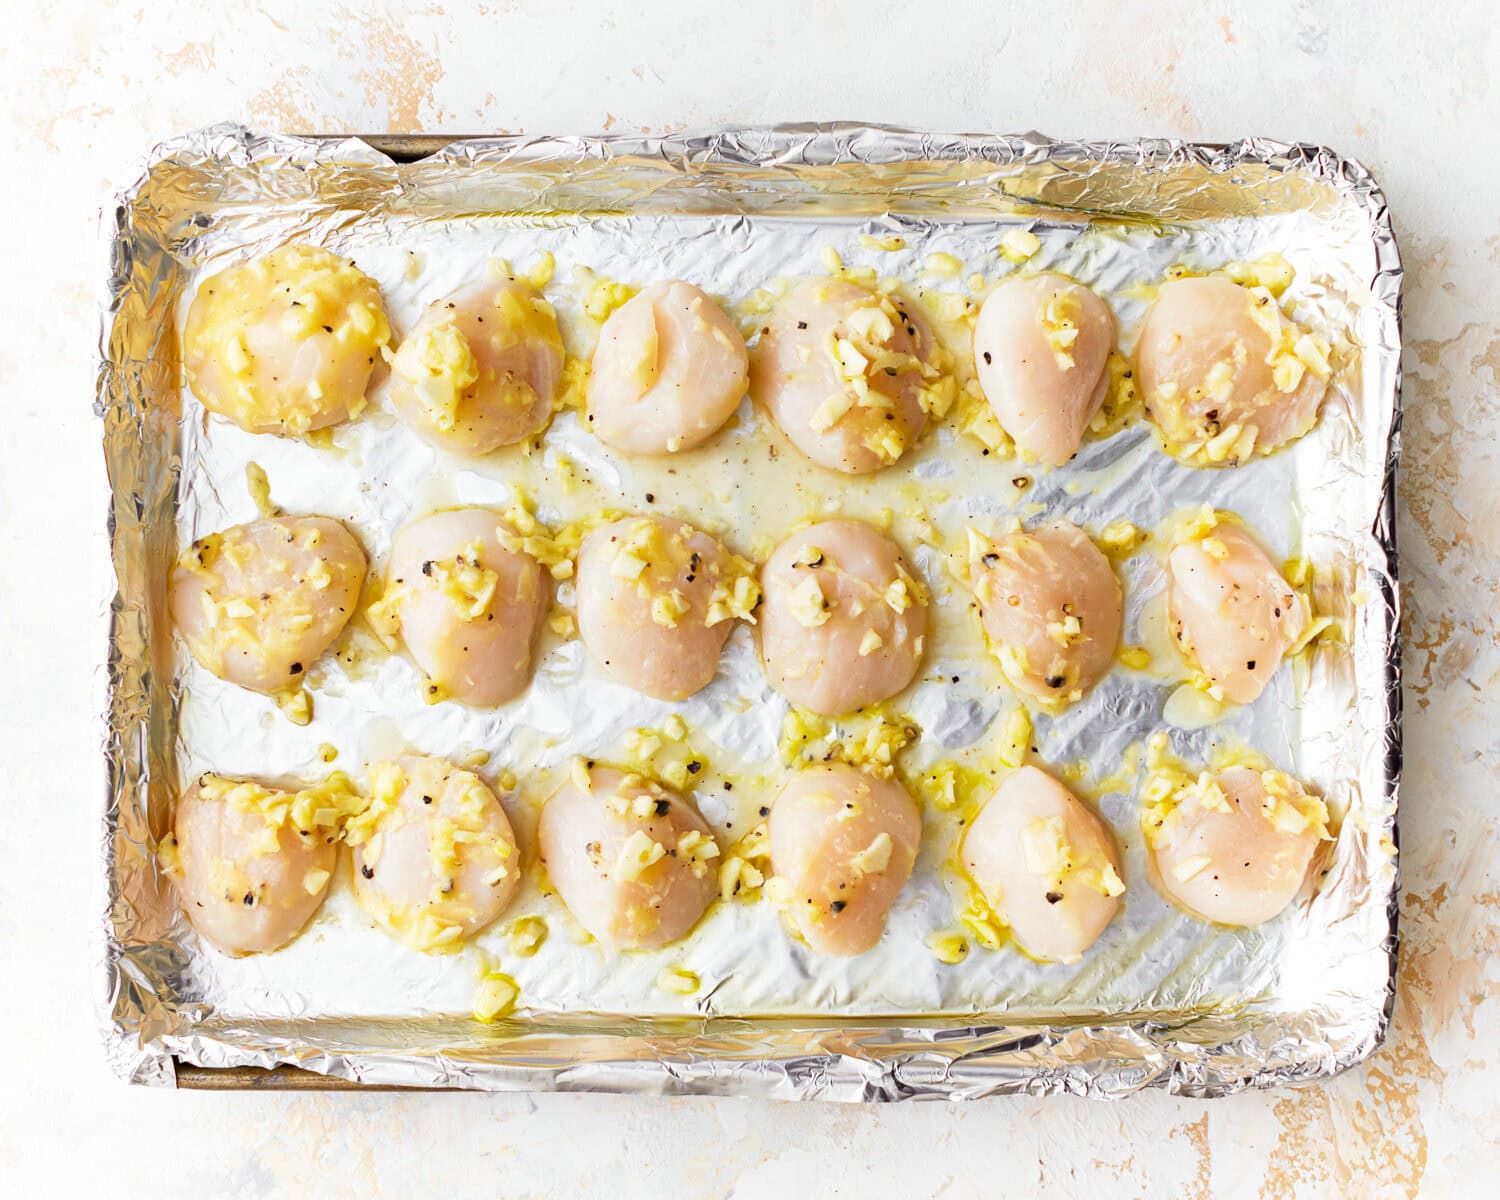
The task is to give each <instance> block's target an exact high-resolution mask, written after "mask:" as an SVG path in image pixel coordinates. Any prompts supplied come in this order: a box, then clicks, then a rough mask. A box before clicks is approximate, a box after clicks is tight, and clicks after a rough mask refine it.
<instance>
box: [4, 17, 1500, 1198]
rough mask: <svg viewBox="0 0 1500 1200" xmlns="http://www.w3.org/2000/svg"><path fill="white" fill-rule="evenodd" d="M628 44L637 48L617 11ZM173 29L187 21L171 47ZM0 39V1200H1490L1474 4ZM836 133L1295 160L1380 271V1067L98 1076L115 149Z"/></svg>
mask: <svg viewBox="0 0 1500 1200" xmlns="http://www.w3.org/2000/svg"><path fill="white" fill-rule="evenodd" d="M648 7H649V8H650V9H651V10H652V13H653V15H652V16H651V18H650V19H645V18H643V17H642V16H641V15H640V11H641V10H642V9H643V8H648ZM210 10H212V11H213V12H214V13H215V14H217V15H210ZM7 16H8V17H9V20H8V21H7V23H6V31H5V34H4V36H3V37H0V151H3V161H4V162H5V163H6V164H7V166H8V167H9V178H8V180H7V182H6V184H5V186H4V187H3V188H0V228H3V229H4V230H6V231H7V234H8V236H7V237H6V239H5V241H4V246H5V255H4V260H3V261H4V264H5V266H6V268H8V271H7V274H8V286H6V287H4V288H3V289H0V397H3V403H4V406H5V413H6V416H7V418H8V419H9V420H10V421H11V422H13V423H14V424H15V426H16V428H15V429H13V430H12V431H11V433H10V434H9V435H8V436H7V437H5V438H4V440H3V443H0V562H3V563H5V564H6V567H7V578H6V580H5V583H4V586H3V587H0V631H3V632H0V637H3V642H0V645H3V648H4V656H5V657H4V661H5V664H6V667H7V668H8V676H9V680H8V683H9V686H7V687H6V688H5V689H4V691H3V693H0V697H3V698H0V723H3V728H4V730H5V732H4V733H3V735H0V779H3V780H4V781H5V784H6V787H5V797H4V800H3V802H0V803H3V805H4V808H5V810H6V811H5V817H4V819H3V820H0V962H3V964H4V966H3V968H0V1031H3V1034H0V1036H3V1038H4V1042H3V1044H4V1046H5V1051H4V1058H3V1060H0V1194H4V1195H7V1196H18V1197H21V1196H26V1197H29V1196H41V1195H58V1194H69V1192H73V1191H76V1192H77V1193H78V1194H90V1195H119V1194H126V1195H132V1196H134V1195H140V1196H148V1195H150V1196H164V1197H176V1196H184V1197H186V1196H193V1197H198V1196H204V1195H211V1196H247V1197H259V1196H274V1195H321V1194H350V1195H359V1196H361V1197H364V1198H368V1200H374V1198H376V1197H383V1196H390V1197H397V1196H411V1195H423V1194H427V1195H436V1194H445V1195H448V1196H452V1197H455V1198H457V1197H466V1196H479V1195H485V1196H489V1195H501V1196H505V1197H508V1198H509V1197H529V1196H573V1195H592V1194H596V1193H597V1194H609V1195H612V1196H618V1197H621V1198H622V1200H628V1198H630V1197H635V1196H646V1195H655V1194H669V1195H673V1196H682V1197H710V1196H712V1197H719V1196H730V1195H733V1196H735V1197H738V1198H740V1200H746V1198H752V1200H753V1198H758V1197H776V1198H777V1200H782V1198H784V1197H787V1196H797V1197H801V1196H836V1195H849V1196H853V1195H858V1196H861V1197H868V1198H871V1200H883V1198H885V1197H897V1196H900V1197H903V1198H905V1197H911V1196H937V1195H943V1196H950V1197H957V1196H971V1195H980V1194H993V1193H995V1192H996V1191H998V1190H1001V1189H1005V1190H1011V1189H1014V1190H1015V1191H1016V1192H1017V1193H1018V1194H1039V1195H1046V1196H1059V1197H1061V1196H1083V1195H1110V1196H1112V1195H1117V1194H1118V1195H1162V1196H1173V1197H1223V1198H1229V1197H1272V1198H1284V1197H1312V1196H1360V1197H1364V1196H1380V1197H1385V1196H1411V1195H1417V1194H1423V1195H1432V1196H1476V1195H1483V1194H1489V1193H1490V1192H1491V1191H1492V1190H1493V1187H1494V1182H1493V1180H1494V1177H1495V1172H1496V1170H1497V1168H1500V1145H1497V1141H1496V1133H1495V1131H1496V1129H1497V1128H1500V1124H1497V1122H1500V1099H1497V1095H1496V1089H1495V1088H1494V1087H1493V1086H1489V1085H1488V1084H1487V1076H1488V1075H1489V1073H1490V1072H1491V1071H1493V1070H1497V1069H1500V1047H1497V1034H1500V1000H1497V986H1496V984H1497V979H1500V960H1497V959H1496V950H1497V948H1500V920H1497V918H1500V799H1497V794H1500V789H1497V787H1496V783H1497V776H1500V766H1497V764H1500V734H1497V729H1500V700H1497V699H1496V698H1495V697H1494V696H1493V695H1492V694H1491V688H1492V687H1493V686H1494V685H1495V684H1496V683H1497V682H1500V604H1497V575H1500V486H1497V485H1500V443H1497V438H1500V315H1497V314H1500V210H1497V207H1496V203H1495V196H1496V194H1497V191H1500V167H1497V166H1496V154H1497V151H1496V149H1495V145H1494V136H1495V129H1496V127H1497V125H1500V82H1496V80H1497V79H1500V22H1497V20H1496V19H1495V10H1494V6H1493V4H1492V3H1490V0H1453V2H1450V3H1447V4H1443V5H1440V6H1429V5H1419V4H1413V3H1399V2H1395V0H1392V2H1388V3H1379V2H1374V3H1367V4H1362V5H1359V6H1358V9H1357V12H1356V7H1355V6H1352V5H1341V4H1336V3H1332V2H1322V0H1297V2H1295V3H1277V2H1274V0H1263V2H1262V3H1256V4H1241V3H1224V2H1223V0H1208V2H1204V0H1173V2H1170V3H1160V4H1156V5H1152V6H1151V8H1150V10H1149V13H1148V11H1147V9H1146V6H1145V5H1144V4H1142V5H1121V4H1117V3H1110V2H1107V0H1088V2H1085V3H1079V4H1056V3H1051V4H1034V3H1025V4H1022V3H1015V4H992V5H983V4H978V3H974V2H973V0H968V2H954V3H948V2H939V0H928V2H927V3H922V4H914V3H911V2H910V0H907V2H904V3H903V2H897V0H864V2H863V3H842V2H840V3H834V2H828V0H821V2H820V0H792V2H785V0H761V2H760V3H757V4H754V5H733V6H719V5H713V4H704V3H701V2H699V3H691V2H689V0H671V2H669V3H660V4H656V5H644V4H640V3H637V4H631V5H623V4H622V5H596V4H585V3H573V4H560V3H557V2H556V0H547V2H536V3H532V2H529V0H495V2H492V3H488V4H478V5H473V6H470V5H468V4H463V3H456V2H455V3H447V4H438V3H433V4H428V5H423V6H413V7H412V8H410V9H409V10H405V9H402V8H401V7H400V6H397V5H370V6H364V5H356V4H345V5H325V4H320V3H307V2H306V0H276V2H274V3H265V4H253V3H246V4H240V5H234V6H228V5H224V6H220V5H205V4H198V3H176V2H168V0H139V2H137V3H130V4H123V3H121V4H106V5H87V6H84V5H79V6H76V7H75V6H72V5H69V4H66V3H62V2H59V3H53V4H47V5H43V4H40V3H31V2H28V0H16V2H15V3H13V4H12V5H10V6H7ZM815 117H824V118H831V117H850V118H857V119H861V120H872V121H894V122H901V123H906V124H911V125H917V126H932V127H939V128H962V129H995V130H1004V131H1020V130H1025V129H1029V128H1037V129H1041V130H1044V131H1046V132H1049V133H1052V134H1055V135H1094V136H1098V135H1107V134H1115V135H1120V136H1134V135H1141V134H1163V135H1178V136H1185V137H1191V138H1199V139H1210V140H1212V139H1230V138H1234V137H1237V136H1240V135H1243V134H1250V133H1258V134H1266V135H1270V136H1275V137H1281V138H1294V139H1302V140H1308V141H1316V142H1324V143H1327V144H1329V145H1331V146H1334V147H1336V148H1337V149H1338V150H1340V151H1342V152H1343V153H1346V154H1351V155H1354V156H1357V157H1359V158H1361V159H1363V160H1365V161H1366V162H1367V163H1369V164H1370V166H1371V167H1372V168H1373V169H1374V170H1375V172H1376V174H1377V176H1378V177H1379V178H1380V179H1381V180H1382V181H1383V183H1384V185H1385V188H1386V192H1387V195H1388V197H1389V199H1390V202H1391V205H1392V209H1393V211H1394V213H1395V220H1396V224H1397V229H1398V233H1399V235H1400V236H1401V239H1402V245H1403V249H1404V252H1405V258H1406V265H1407V270H1408V291H1407V301H1406V322H1407V330H1406V332H1407V339H1408V347H1409V349H1408V353H1407V361H1406V367H1407V371H1408V388H1407V398H1406V403H1407V424H1406V430H1407V434H1406V446H1407V452H1406V476H1405V480H1404V482H1403V486H1402V500H1403V507H1402V514H1401V526H1400V531H1401V537H1402V550H1403V563H1402V566H1403V574H1404V578H1405V580H1406V604H1407V618H1406V631H1407V636H1408V649H1407V656H1406V667H1407V671H1408V679H1409V685H1408V689H1407V703H1408V724H1407V748H1408V759H1407V761H1408V768H1407V774H1406V787H1405V795H1404V801H1403V806H1402V815H1401V828H1402V840H1403V845H1404V849H1405V853H1404V855H1403V860H1402V868H1403V873H1404V877H1405V895H1404V899H1403V906H1402V912H1403V922H1404V924H1403V931H1402V932H1403V945H1402V958H1401V972H1400V995H1399V1002H1398V1008H1397V1015H1396V1024H1395V1029H1394V1031H1393V1033H1392V1036H1391V1038H1390V1040H1389V1042H1388V1043H1387V1045H1386V1047H1385V1048H1384V1049H1382V1050H1381V1051H1380V1052H1379V1053H1378V1054H1377V1055H1376V1056H1375V1057H1374V1058H1373V1059H1372V1060H1371V1061H1370V1062H1369V1063H1367V1064H1366V1065H1365V1066H1364V1067H1362V1068H1360V1069H1358V1070H1355V1071H1352V1072H1350V1073H1349V1074H1347V1075H1345V1076H1343V1077H1341V1078H1339V1079H1337V1080H1335V1081H1333V1082H1332V1083H1330V1084H1328V1085H1326V1086H1323V1087H1319V1088H1314V1089H1309V1090H1305V1091H1298V1092H1281V1093H1269V1094H1255V1095H1247V1096H1242V1097H1237V1098H1233V1099H1230V1100H1226V1101H1220V1102H1215V1103H1207V1104H1205V1103H1197V1102H1192V1101H1185V1100H1175V1099H1172V1098H1170V1097H1166V1096H1161V1095H1156V1094H1151V1095H1146V1096H1143V1097H1141V1098H1139V1099H1138V1100H1135V1101H1133V1102H1131V1103H1127V1104H1115V1105H1103V1104H1088V1103H1084V1102H1080V1101H1074V1100H1068V1099H1058V1100H1048V1101H1045V1102H1036V1101H1030V1100H1001V1101H995V1102H990V1103H984V1104H975V1105H961V1106H945V1105H921V1106H905V1107H884V1108H856V1107H843V1106H812V1105H766V1104H753V1103H747V1102H743V1101H731V1100H726V1101H709V1100H677V1101H660V1100H647V1099H632V1098H619V1097H589V1096H535V1097H527V1096H470V1095H415V1096H408V1095H360V1096H353V1097H350V1096H332V1095H309V1094H304V1095H250V1094H236V1095H210V1094H204V1093H186V1092H182V1093H172V1092H164V1091H145V1090H140V1089H128V1088H126V1087H124V1086H123V1085H121V1084H119V1083H117V1082H115V1081H114V1079H112V1078H111V1077H110V1076H109V1075H108V1074H107V1073H106V1071H105V1069H104V1067H103V1064H102V1060H101V1056H100V1053H99V1049H98V1044H97V1040H96V1035H95V1028H94V1016H93V1007H92V997H91V988H92V984H93V972H94V967H93V963H92V961H91V958H90V953H89V936H90V923H91V922H92V920H93V919H94V913H95V908H96V894H95V888H94V885H93V882H92V881H93V876H94V873H95V871H96V860H95V855H94V830H95V822H96V805H97V797H96V796H95V794H94V793H93V791H92V778H93V777H92V774H91V771H92V766H91V760H92V758H93V756H94V755H95V753H96V750H95V747H94V745H93V729H92V725H91V709H92V707H93V704H94V685H95V672H96V670H97V665H96V663H95V662H94V661H93V656H94V649H95V647H94V645H93V643H92V642H91V641H90V640H88V639H87V638H86V637H85V636H84V633H83V631H85V630H90V629H92V622H93V613H92V611H91V603H92V601H91V597H92V595H93V589H92V588H91V586H90V570H91V568H90V565H89V562H88V557H87V554H86V552H85V547H86V545H87V531H88V530H89V529H90V528H91V527H92V526H93V525H94V523H95V522H97V521H98V520H100V519H101V517H102V513H103V507H102V500H101V498H100V496H99V494H98V492H97V491H96V490H95V479H96V476H97V470H96V462H97V431H96V430H95V428H94V426H93V424H92V423H91V421H90V418H89V415H88V414H89V404H90V399H91V394H92V389H93V372H94V340H95V317H94V312H93V307H92V305H93V297H94V294H95V288H96V287H97V284H98V280H99V279H100V276H101V273H102V270H103V262H102V260H101V256H100V253H99V250H98V246H97V243H96V240H95V235H94V228H95V226H94V221H95V218H94V214H95V211H96V209H97V208H98V206H99V205H100V203H101V202H102V201H103V199H104V197H105V196H106V195H107V193H108V192H109V190H110V189H112V188H113V187H114V186H115V185H117V184H118V183H120V182H121V181H122V180H124V179H126V178H127V177H128V176H129V175H130V174H131V172H132V171H133V170H134V163H135V161H136V160H137V159H138V158H139V156H140V155H141V154H142V152H143V151H144V150H145V149H146V148H147V147H148V146H149V145H150V144H151V143H152V142H154V141H156V140H158V139H160V138H163V137H166V136H169V135H172V134H175V133H179V132H182V131H185V130H187V129H190V128H192V127H194V126H198V125H202V124H205V123H208V122H211V121H215V120H220V119H224V118H235V119H239V120H242V121H245V122H247V123H249V124H251V125H252V126H255V127H258V128H262V129H267V130H270V129H284V130H289V131H312V130H370V131H376V130H393V131H416V130H425V131H451V132H483V131H492V130H524V131H531V132H542V131H574V130H578V131H590V130H598V129H603V128H640V129H645V130H650V131H661V130H665V129H677V128H680V127H683V126H705V125H714V124H720V123H760V122H769V121H777V120H794V119H809V118H815Z"/></svg>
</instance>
